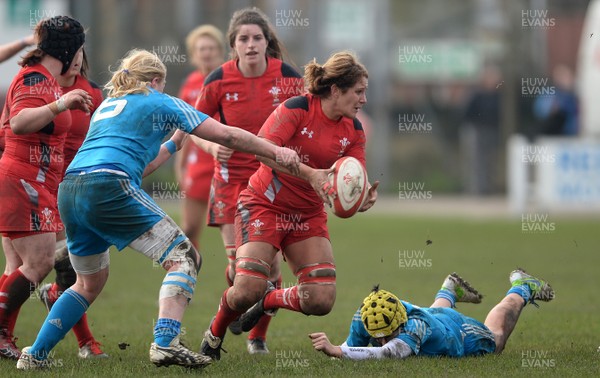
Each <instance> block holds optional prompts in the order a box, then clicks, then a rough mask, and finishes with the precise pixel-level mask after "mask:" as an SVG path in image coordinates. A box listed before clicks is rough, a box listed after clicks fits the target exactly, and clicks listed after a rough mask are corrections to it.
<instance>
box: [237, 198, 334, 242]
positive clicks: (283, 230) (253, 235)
mask: <svg viewBox="0 0 600 378" xmlns="http://www.w3.org/2000/svg"><path fill="white" fill-rule="evenodd" d="M312 237H323V238H326V239H328V240H329V231H328V230H327V213H326V212H325V209H323V208H321V209H319V210H317V211H315V212H312V213H305V212H299V211H297V210H293V209H292V210H290V209H285V208H279V207H277V206H273V204H271V203H270V202H268V201H267V200H264V199H261V198H260V197H258V196H257V195H256V193H255V192H254V190H252V188H248V189H245V190H243V191H242V193H240V196H239V202H238V208H237V211H236V213H235V245H236V248H239V247H240V246H241V245H243V244H246V243H248V242H265V243H269V244H271V245H272V246H273V247H275V248H277V249H278V250H284V249H285V248H286V247H287V246H288V245H291V244H294V243H297V242H300V241H302V240H305V239H308V238H312Z"/></svg>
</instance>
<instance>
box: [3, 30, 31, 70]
mask: <svg viewBox="0 0 600 378" xmlns="http://www.w3.org/2000/svg"><path fill="white" fill-rule="evenodd" d="M34 43H35V39H34V38H33V34H32V35H30V36H28V37H25V38H23V39H20V40H18V41H13V42H9V43H6V44H4V45H0V63H2V62H4V61H5V60H8V59H10V58H12V57H13V56H15V55H16V54H17V53H18V52H19V51H21V50H23V49H24V48H25V47H28V46H31V45H33V44H34Z"/></svg>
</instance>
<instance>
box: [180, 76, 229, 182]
mask: <svg viewBox="0 0 600 378" xmlns="http://www.w3.org/2000/svg"><path fill="white" fill-rule="evenodd" d="M205 78H206V77H205V76H204V75H203V74H202V73H201V72H200V71H194V72H192V73H190V74H189V75H188V77H187V78H186V79H185V82H184V83H183V86H182V87H181V89H179V96H178V97H179V98H180V99H182V100H183V101H185V102H187V103H188V104H190V105H192V106H195V105H196V100H198V96H199V95H200V91H201V90H202V87H203V86H204V79H205ZM211 116H212V117H213V118H214V119H216V120H219V113H213V114H212V115H211ZM187 143H188V144H189V146H188V148H187V155H186V156H185V158H184V159H186V176H187V177H190V178H192V179H197V178H199V177H208V176H209V175H210V177H212V174H213V171H214V169H215V165H214V164H215V163H214V158H213V156H212V155H211V154H209V153H207V152H204V150H203V149H201V148H200V147H198V145H197V144H196V143H194V142H192V141H191V140H189V141H188V142H187Z"/></svg>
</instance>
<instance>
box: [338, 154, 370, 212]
mask: <svg viewBox="0 0 600 378" xmlns="http://www.w3.org/2000/svg"><path fill="white" fill-rule="evenodd" d="M332 168H335V171H334V172H333V173H331V174H329V184H330V185H331V186H332V187H333V190H334V191H335V193H336V194H337V195H336V196H335V198H332V196H330V197H329V200H330V201H331V203H332V205H333V208H332V210H333V213H334V214H335V215H337V216H338V217H340V218H350V217H351V216H353V215H354V214H356V212H357V211H358V209H360V207H361V206H362V205H363V203H364V202H365V200H366V199H367V185H368V182H369V180H368V178H367V171H366V169H365V167H363V165H362V164H361V163H360V161H358V160H357V159H356V158H353V157H351V156H344V157H342V158H340V159H338V160H337V161H336V162H335V163H334V164H333V165H332Z"/></svg>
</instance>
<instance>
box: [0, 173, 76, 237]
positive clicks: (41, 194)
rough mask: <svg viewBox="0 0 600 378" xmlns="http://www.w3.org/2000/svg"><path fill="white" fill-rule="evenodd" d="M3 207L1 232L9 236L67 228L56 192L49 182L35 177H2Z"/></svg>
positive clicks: (0, 194) (1, 199) (1, 198)
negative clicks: (57, 201)
mask: <svg viewBox="0 0 600 378" xmlns="http://www.w3.org/2000/svg"><path fill="white" fill-rule="evenodd" d="M0 209H2V210H1V211H0V232H2V234H3V235H4V236H6V237H10V238H16V237H24V236H29V234H31V235H34V234H39V233H45V232H60V231H62V230H64V226H63V224H62V222H61V220H60V217H59V215H58V208H57V206H56V192H51V191H49V190H48V188H47V187H46V186H44V185H43V184H40V183H38V182H35V181H32V182H29V181H25V180H23V179H18V178H15V177H12V176H4V177H2V179H0ZM15 232H16V234H15V235H20V236H16V237H15V236H14V235H13V236H11V234H12V233H15ZM23 233H25V234H23ZM28 233H29V234H28Z"/></svg>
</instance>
